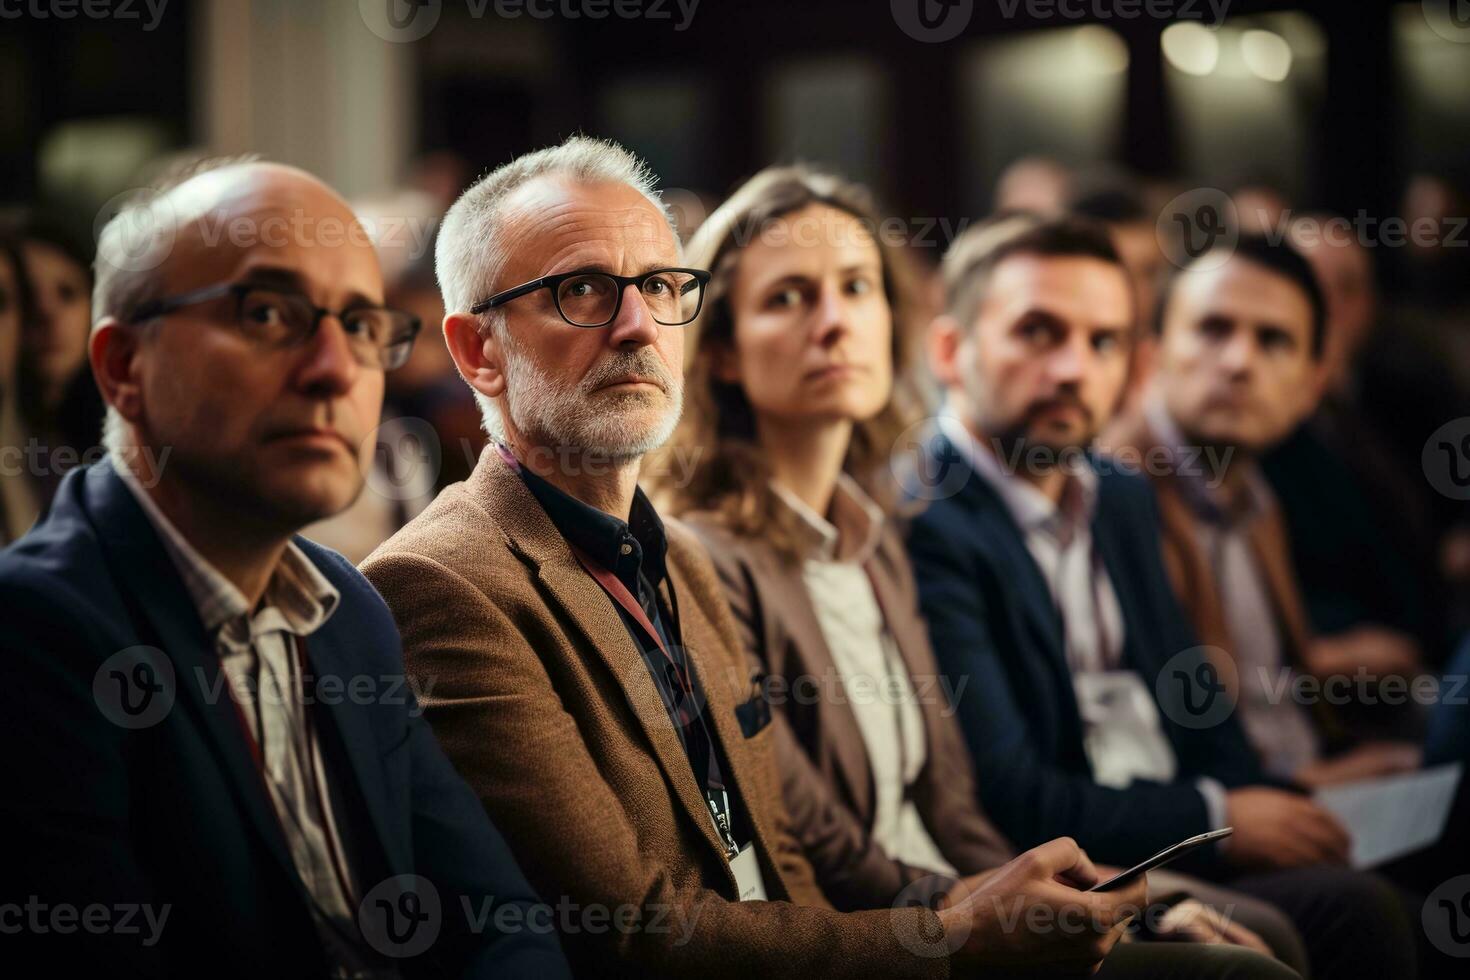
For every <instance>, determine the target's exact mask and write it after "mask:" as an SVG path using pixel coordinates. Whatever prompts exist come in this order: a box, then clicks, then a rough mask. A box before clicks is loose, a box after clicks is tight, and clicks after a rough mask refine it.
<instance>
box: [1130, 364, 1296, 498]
mask: <svg viewBox="0 0 1470 980" xmlns="http://www.w3.org/2000/svg"><path fill="white" fill-rule="evenodd" d="M1143 413H1144V420H1145V421H1146V422H1147V423H1148V427H1149V429H1151V430H1152V431H1153V434H1154V437H1155V438H1156V439H1158V441H1159V445H1160V446H1161V447H1162V448H1163V450H1164V452H1165V453H1166V454H1167V456H1168V460H1169V468H1170V470H1171V472H1172V473H1173V475H1174V478H1175V480H1176V482H1177V483H1178V485H1179V489H1180V495H1181V496H1182V497H1183V498H1184V501H1185V503H1186V504H1188V505H1189V508H1190V509H1191V510H1192V511H1194V513H1195V515H1196V516H1197V517H1199V518H1200V519H1201V520H1205V521H1208V522H1210V523H1211V524H1216V525H1220V526H1229V525H1243V524H1246V523H1249V522H1250V521H1252V520H1254V519H1256V518H1257V517H1260V516H1261V515H1262V514H1264V513H1265V512H1266V511H1267V510H1268V509H1269V508H1270V506H1271V491H1270V488H1269V487H1267V485H1266V481H1265V478H1264V477H1263V476H1262V475H1261V472H1260V469H1259V468H1258V467H1257V466H1256V465H1255V464H1254V463H1250V462H1248V461H1246V460H1240V461H1239V462H1237V463H1236V464H1235V465H1237V466H1247V467H1249V469H1248V470H1247V472H1246V475H1245V479H1244V480H1243V481H1242V482H1241V488H1240V494H1239V496H1238V497H1237V498H1236V499H1235V500H1233V501H1232V500H1229V499H1227V497H1226V495H1225V493H1224V491H1223V490H1222V488H1221V487H1219V486H1211V485H1210V482H1209V481H1208V480H1207V479H1206V478H1205V473H1204V468H1203V467H1201V466H1199V465H1195V464H1190V465H1185V464H1186V463H1188V461H1189V460H1190V459H1191V458H1195V454H1197V453H1198V452H1199V449H1198V447H1193V446H1190V445H1189V444H1188V440H1187V439H1186V438H1185V436H1184V431H1183V430H1182V429H1180V428H1179V424H1178V423H1177V422H1175V421H1174V417H1173V416H1172V415H1170V414H1169V410H1168V408H1166V407H1165V406H1164V399H1163V396H1162V395H1161V394H1159V392H1158V391H1157V390H1154V391H1150V392H1149V393H1148V394H1147V395H1146V396H1145V398H1144V403H1143Z"/></svg>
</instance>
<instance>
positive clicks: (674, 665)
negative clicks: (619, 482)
mask: <svg viewBox="0 0 1470 980" xmlns="http://www.w3.org/2000/svg"><path fill="white" fill-rule="evenodd" d="M567 544H568V545H569V546H570V547H571V549H572V554H574V555H576V556H577V561H578V562H580V563H581V565H582V567H583V568H584V569H585V570H586V572H587V574H588V575H590V576H592V578H593V579H595V580H596V581H597V584H598V585H600V586H602V589H603V591H604V592H606V593H607V594H608V596H609V597H611V599H612V600H613V601H614V602H616V603H617V604H618V606H619V608H621V609H622V610H623V611H624V612H625V613H627V614H628V615H629V616H630V617H632V619H633V622H635V623H636V624H638V627H639V628H640V629H641V630H643V632H644V633H645V634H646V635H647V637H648V640H649V641H650V642H651V643H653V645H654V646H655V647H657V648H658V652H659V654H660V655H661V656H662V657H663V659H664V663H665V666H666V667H667V668H668V671H667V672H668V673H670V674H672V675H673V676H674V679H675V681H676V683H677V685H678V688H679V700H680V703H679V704H677V705H675V711H676V713H677V719H676V720H677V721H678V722H679V725H680V735H679V738H680V741H681V742H682V741H684V734H683V729H684V728H685V727H687V726H688V725H690V724H691V723H693V722H697V723H698V724H699V727H700V730H701V732H702V733H703V735H704V743H705V746H706V748H707V749H708V752H709V758H708V760H707V762H706V768H705V773H704V787H703V790H704V800H705V802H706V803H707V804H708V805H709V810H710V818H711V819H712V820H713V821H714V824H715V831H716V832H717V833H718V834H719V837H720V840H721V842H722V843H723V844H724V847H725V856H726V857H727V858H729V859H731V860H733V859H734V858H735V856H736V855H738V854H739V853H740V846H739V844H737V843H736V842H735V832H734V828H733V826H732V821H731V811H730V794H729V792H728V791H727V790H726V788H725V782H724V773H723V772H722V771H721V769H720V762H719V757H718V755H717V754H716V753H715V741H714V737H713V736H712V735H711V734H710V731H709V727H708V726H707V725H706V724H705V721H704V715H703V714H702V713H699V712H698V710H697V709H696V708H695V701H694V684H693V679H692V677H691V676H690V673H689V667H688V664H687V663H685V662H681V661H680V660H678V659H676V658H675V657H674V656H673V654H671V653H670V652H669V650H668V648H667V647H666V646H664V641H663V637H662V636H661V635H660V634H659V631H658V630H657V629H655V628H654V626H653V623H652V622H650V621H649V619H648V614H647V613H645V612H644V611H643V607H642V606H641V605H639V603H638V601H637V600H636V599H634V598H633V594H632V593H631V592H629V591H628V587H627V586H626V585H624V584H623V581H622V579H620V578H618V577H617V576H616V575H614V574H613V573H612V572H611V571H610V570H608V569H607V568H604V567H603V566H601V565H599V564H598V563H597V562H595V561H593V560H592V557H591V556H590V555H588V554H587V553H586V552H585V551H583V550H582V549H581V548H579V547H577V546H576V545H574V544H571V542H567ZM670 590H671V591H672V585H671V586H670ZM691 709H692V710H694V711H695V714H694V716H693V717H692V718H691V717H689V716H688V715H687V714H686V712H687V711H688V710H691ZM686 750H687V744H686ZM690 761H691V765H692V763H693V760H692V759H691V760H690Z"/></svg>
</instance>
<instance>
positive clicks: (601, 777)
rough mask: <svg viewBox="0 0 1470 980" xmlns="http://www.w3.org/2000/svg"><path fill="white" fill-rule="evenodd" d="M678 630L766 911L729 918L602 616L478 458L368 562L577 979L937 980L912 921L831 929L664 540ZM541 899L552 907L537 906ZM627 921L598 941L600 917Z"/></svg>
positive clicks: (527, 508)
mask: <svg viewBox="0 0 1470 980" xmlns="http://www.w3.org/2000/svg"><path fill="white" fill-rule="evenodd" d="M665 530H666V531H667V534H668V553H667V556H666V565H667V568H668V577H669V580H670V581H671V582H672V583H673V585H674V589H675V592H676V594H677V598H678V608H679V625H680V632H681V633H682V636H683V642H684V647H685V650H686V653H687V654H688V659H689V663H690V666H691V668H692V672H693V674H694V676H695V679H696V683H697V687H698V689H699V690H700V691H701V693H702V695H703V706H702V710H703V712H704V716H705V718H706V720H707V721H708V722H709V727H710V731H711V735H712V736H713V737H714V738H715V739H717V740H718V741H719V743H720V745H721V748H722V749H723V750H724V753H725V758H726V760H727V761H728V762H729V772H727V773H725V776H726V778H727V779H730V780H732V781H733V783H734V785H735V787H736V789H737V790H738V796H739V799H740V800H741V801H742V803H743V805H744V806H745V808H746V810H747V811H748V816H749V817H750V824H751V826H752V828H753V831H754V841H753V845H752V846H754V847H755V851H756V859H757V862H758V863H759V866H760V870H761V877H762V879H763V881H764V883H765V888H766V892H767V895H768V896H769V898H770V899H771V900H770V901H768V902H741V901H738V891H737V887H736V881H735V878H734V875H733V874H732V872H731V869H730V865H729V862H728V861H727V860H726V858H725V852H724V848H723V846H722V845H721V843H720V841H719V840H718V838H717V837H716V833H715V827H714V823H713V821H712V820H711V819H710V814H709V809H708V807H707V805H706V803H705V801H704V798H703V794H702V793H701V791H700V788H699V786H698V785H697V784H696V782H695V779H694V774H693V771H692V769H691V768H690V765H689V760H688V757H687V756H686V755H685V754H684V749H683V746H682V745H681V743H680V741H679V738H678V734H677V733H676V732H675V730H674V727H673V725H672V723H671V722H670V719H669V713H668V711H667V710H666V708H665V707H664V702H663V700H662V698H661V697H660V695H659V692H658V689H657V688H656V687H655V685H654V682H653V678H652V675H651V674H650V673H649V670H648V667H647V665H646V664H645V662H644V660H643V658H642V656H641V655H640V653H639V651H638V648H637V645H636V644H635V643H634V641H633V639H632V637H630V636H629V634H628V629H627V627H626V626H625V625H624V623H623V620H622V618H621V616H620V615H619V613H618V611H617V607H616V606H614V604H613V603H612V601H611V600H610V599H609V598H608V597H607V595H606V593H604V592H603V591H602V588H601V587H600V586H599V585H598V584H597V582H596V581H595V580H594V579H593V578H592V577H591V576H590V575H588V574H587V572H586V571H585V570H584V569H583V568H582V566H581V565H580V564H579V563H578V561H577V558H576V556H575V555H574V554H573V553H572V551H571V549H570V547H569V546H568V545H567V542H566V540H565V539H564V538H563V537H562V535H561V533H560V532H559V531H558V530H557V529H556V526H555V525H554V524H553V523H552V522H551V519H550V518H549V517H548V516H547V515H546V512H545V511H544V510H543V509H542V508H541V505H540V504H539V503H537V501H536V498H535V497H534V496H533V495H532V494H531V491H530V490H529V489H528V488H527V486H526V484H525V481H524V480H523V479H522V478H521V476H520V475H519V474H518V473H517V472H515V470H513V469H512V468H511V467H510V465H508V464H507V463H506V462H505V461H504V460H503V459H502V458H501V457H500V455H499V454H498V453H497V452H496V451H495V450H494V449H493V448H492V449H489V450H487V451H486V452H484V453H483V454H482V455H481V456H480V461H479V463H478V464H477V465H476V467H475V470H474V472H473V473H472V474H471V475H470V478H469V480H467V481H465V482H464V483H457V484H454V485H453V486H450V487H448V488H446V489H445V490H444V491H443V492H442V493H441V494H439V496H438V498H437V499H436V500H435V501H434V502H433V503H432V504H430V505H429V507H428V509H426V510H425V511H424V512H423V513H422V514H420V515H419V516H418V517H416V518H414V519H413V520H412V521H410V522H409V524H408V525H407V526H406V527H405V528H403V529H402V530H401V531H399V532H398V533H397V534H395V535H394V536H393V537H392V538H390V539H389V540H388V541H387V542H386V543H385V544H383V546H382V547H380V548H379V549H378V550H376V551H374V552H373V553H372V554H371V555H369V556H368V559H367V561H366V562H364V563H363V566H362V568H363V572H364V573H365V574H366V575H367V576H368V578H369V579H370V580H371V581H372V582H373V583H374V584H375V585H376V586H377V587H378V589H379V590H380V591H381V592H382V594H383V596H384V597H385V598H386V600H387V602H388V605H389V606H390V607H391V608H392V610H393V615H394V617H395V619H396V620H397V622H398V626H399V629H400V630H401V631H402V633H403V638H404V650H405V655H406V658H407V662H408V667H409V670H410V672H411V673H412V674H414V675H416V676H418V677H422V678H424V679H425V682H426V683H427V680H428V679H433V680H434V681H435V682H436V683H435V687H434V689H433V691H432V692H431V693H426V695H425V704H426V705H427V713H428V717H429V720H430V721H431V722H432V723H433V725H434V729H435V731H436V733H437V734H438V735H439V737H440V739H441V740H442V741H443V743H444V747H445V750H446V751H447V752H448V753H449V755H450V757H451V758H452V759H453V760H454V762H455V765H457V766H458V767H459V770H460V772H461V773H463V774H464V776H465V778H466V779H468V780H469V782H470V785H471V786H472V787H474V789H475V792H476V793H478V794H479V796H480V800H481V802H483V803H484V805H485V807H486V809H487V810H488V811H489V812H490V814H491V815H492V816H493V817H494V818H495V821H496V823H497V825H499V826H500V827H501V828H503V829H504V831H505V834H506V837H507V838H508V839H509V840H510V842H511V844H512V845H513V846H514V847H515V850H516V854H517V855H519V856H520V859H521V863H522V866H523V867H525V869H526V874H527V875H528V876H529V877H530V879H531V881H532V882H533V883H534V884H535V885H536V886H537V888H539V889H540V890H541V892H542V894H544V895H546V896H548V898H549V900H552V901H555V902H557V903H561V902H563V897H565V901H566V903H567V904H568V905H569V907H570V908H571V909H572V910H573V912H574V913H575V917H574V918H573V920H572V921H573V924H574V925H576V924H577V923H580V922H581V921H582V914H583V912H584V911H585V910H591V911H597V912H599V913H600V914H601V916H602V918H601V924H602V928H598V929H589V928H584V927H578V928H577V930H576V933H575V934H572V933H571V932H568V933H567V934H566V935H565V936H564V942H565V944H566V947H567V952H568V955H569V956H570V957H571V959H572V962H573V965H574V966H575V967H576V969H577V972H578V974H579V975H586V976H605V975H616V976H649V975H652V976H691V977H694V976H698V977H708V978H737V980H747V978H750V977H754V976H777V975H779V976H812V977H816V976H822V977H865V976H871V975H875V974H881V975H883V976H890V977H902V976H944V975H947V974H948V968H949V962H948V960H947V959H946V958H944V957H925V956H921V955H917V954H915V953H914V952H911V951H910V948H909V946H906V945H905V939H909V940H910V941H912V937H915V936H931V937H937V936H939V935H941V933H942V928H941V926H940V924H939V922H938V921H937V919H936V918H935V916H934V913H933V912H931V911H929V910H928V909H924V908H902V909H883V910H875V911H869V912H855V913H847V914H841V913H838V912H836V911H834V910H833V909H832V907H831V905H830V904H829V903H828V902H827V900H826V898H825V897H824V896H823V894H822V892H821V890H820V889H819V888H818V887H817V884H816V881H815V878H814V876H813V874H812V869H811V865H810V864H809V863H808V862H807V861H806V859H805V857H804V856H803V854H802V852H801V850H800V848H799V846H798V844H797V842H796V841H795V840H794V839H793V837H792V836H791V833H790V827H789V823H788V819H789V818H788V816H787V812H786V810H785V807H784V805H783V803H782V798H781V783H780V776H779V774H778V772H777V768H776V763H775V760H774V758H773V755H772V749H771V731H772V728H773V726H772V725H770V724H765V725H750V726H747V724H746V723H745V721H744V720H743V719H742V717H741V714H742V712H741V708H742V707H745V706H748V705H749V703H750V701H751V700H752V698H753V695H754V693H755V692H754V691H753V689H752V678H751V674H750V669H749V663H748V662H747V660H746V657H745V654H744V652H743V651H742V650H741V649H740V645H739V641H738V639H737V633H736V628H735V624H734V622H733V620H732V619H731V616H730V607H729V606H728V605H727V603H726V602H725V598H724V596H723V594H722V593H721V591H720V585H719V582H718V580H717V579H716V577H715V572H714V569H713V568H711V567H710V562H709V558H708V557H707V556H706V555H705V553H704V550H703V549H702V548H701V547H700V545H699V543H698V541H697V540H695V538H694V536H693V535H692V534H690V532H689V531H688V529H687V528H684V527H682V526H681V525H679V524H678V523H677V522H676V521H668V522H666V525H665ZM551 896H555V898H554V899H553V898H550V897H551ZM609 914H612V915H615V916H616V917H617V918H618V919H623V920H624V921H625V922H626V921H627V920H626V918H625V917H626V916H629V915H631V916H633V917H634V919H633V922H632V924H631V925H629V926H626V927H625V928H621V929H612V928H607V922H608V915H609Z"/></svg>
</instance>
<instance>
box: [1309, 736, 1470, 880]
mask: <svg viewBox="0 0 1470 980" xmlns="http://www.w3.org/2000/svg"><path fill="white" fill-rule="evenodd" d="M1463 768H1464V767H1463V766H1462V764H1461V763H1458V762H1456V763H1452V764H1450V765H1444V766H1435V767H1434V768H1433V769H1425V770H1422V771H1421V772H1411V773H1404V774H1402V775H1398V776H1384V777H1382V778H1379V779H1364V780H1360V781H1358V782H1355V783H1343V784H1342V785H1341V786H1329V787H1327V788H1325V789H1320V790H1318V791H1317V793H1316V794H1315V796H1314V797H1313V799H1315V800H1316V801H1317V803H1318V804H1320V805H1321V806H1322V807H1323V808H1324V809H1326V810H1328V811H1329V812H1331V813H1332V814H1333V815H1334V816H1335V817H1337V819H1338V820H1341V821H1342V823H1343V826H1345V827H1346V828H1347V829H1348V833H1350V834H1352V835H1353V851H1352V857H1351V862H1352V866H1353V867H1355V868H1374V867H1377V866H1378V865H1380V864H1383V863H1384V862H1385V861H1391V860H1393V859H1394V858H1396V857H1402V856H1403V855H1405V854H1411V853H1413V852H1414V851H1417V850H1419V849H1420V848H1421V847H1428V846H1429V845H1430V844H1433V843H1434V842H1435V841H1437V840H1439V837H1440V835H1441V834H1443V833H1444V826H1445V822H1446V821H1447V820H1449V816H1450V805H1451V804H1452V803H1454V801H1455V789H1456V787H1458V786H1459V784H1460V774H1461V770H1462V769H1463Z"/></svg>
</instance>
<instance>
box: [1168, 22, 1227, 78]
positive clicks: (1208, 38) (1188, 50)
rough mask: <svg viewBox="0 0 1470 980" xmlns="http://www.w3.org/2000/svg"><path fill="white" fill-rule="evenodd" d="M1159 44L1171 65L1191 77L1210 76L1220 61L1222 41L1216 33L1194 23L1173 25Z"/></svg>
mask: <svg viewBox="0 0 1470 980" xmlns="http://www.w3.org/2000/svg"><path fill="white" fill-rule="evenodd" d="M1159 43H1160V44H1162V45H1163V47H1164V57H1165V58H1167V59H1168V60H1169V64H1171V65H1173V66H1174V67H1175V68H1178V69H1179V70H1180V71H1182V72H1185V73H1186V74H1190V75H1208V74H1210V73H1211V72H1213V71H1214V70H1215V66H1216V65H1217V64H1219V61H1220V40H1219V38H1217V37H1216V36H1215V32H1214V31H1211V30H1209V29H1208V28H1206V27H1204V26H1202V25H1200V24H1193V23H1181V24H1171V25H1169V26H1168V27H1167V28H1165V29H1164V33H1163V35H1162V36H1161V37H1160V38H1159Z"/></svg>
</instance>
